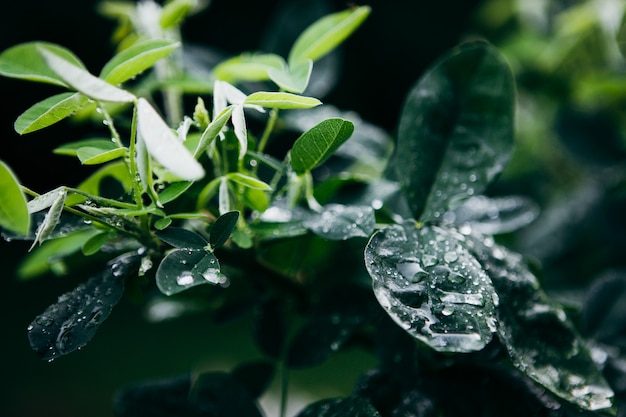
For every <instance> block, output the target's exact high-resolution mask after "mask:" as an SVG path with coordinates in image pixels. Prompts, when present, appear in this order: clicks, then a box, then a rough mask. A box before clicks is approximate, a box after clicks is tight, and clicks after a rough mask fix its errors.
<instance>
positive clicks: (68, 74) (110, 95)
mask: <svg viewBox="0 0 626 417" xmlns="http://www.w3.org/2000/svg"><path fill="white" fill-rule="evenodd" d="M39 52H40V53H41V55H42V56H43V57H44V60H45V61H46V63H47V64H48V66H49V67H50V68H51V69H52V71H54V72H55V73H56V74H57V75H58V76H59V77H60V78H61V79H62V80H63V81H65V83H67V85H69V86H70V87H72V88H74V89H76V90H77V91H79V92H81V93H83V94H84V95H86V96H88V97H91V98H93V99H95V100H101V101H110V102H116V103H130V102H133V101H135V100H136V97H135V96H134V95H133V94H131V93H129V92H128V91H126V90H122V89H121V88H117V87H115V86H113V85H111V84H109V83H107V82H106V81H104V80H102V79H100V78H98V77H95V76H93V75H91V74H90V73H89V72H88V71H87V70H86V69H84V68H81V67H79V66H77V65H76V64H74V63H72V62H70V61H68V60H67V59H65V58H64V57H62V56H60V55H57V54H56V53H54V52H50V51H49V50H48V49H46V48H40V49H39Z"/></svg>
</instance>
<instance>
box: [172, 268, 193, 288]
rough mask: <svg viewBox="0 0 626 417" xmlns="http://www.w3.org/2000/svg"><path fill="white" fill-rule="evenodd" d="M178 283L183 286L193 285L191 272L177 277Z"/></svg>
mask: <svg viewBox="0 0 626 417" xmlns="http://www.w3.org/2000/svg"><path fill="white" fill-rule="evenodd" d="M176 283H177V284H178V285H182V286H187V285H191V284H193V274H192V273H191V272H190V271H185V272H183V273H182V274H180V275H179V276H177V277H176Z"/></svg>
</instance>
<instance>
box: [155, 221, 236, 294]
mask: <svg viewBox="0 0 626 417" xmlns="http://www.w3.org/2000/svg"><path fill="white" fill-rule="evenodd" d="M166 230H167V229H166ZM156 282H157V286H158V287H159V290H161V292H162V293H163V294H165V295H173V294H177V293H179V292H181V291H185V290H186V289H189V288H191V287H195V286H197V285H203V284H214V285H215V284H217V285H219V284H223V283H225V282H226V279H225V277H224V276H223V275H222V274H221V273H220V265H219V262H218V261H217V258H216V257H215V255H213V254H212V253H211V252H207V251H205V250H191V249H177V250H174V251H172V252H170V253H168V254H167V255H166V256H165V258H163V260H162V261H161V263H160V264H159V268H158V269H157V271H156Z"/></svg>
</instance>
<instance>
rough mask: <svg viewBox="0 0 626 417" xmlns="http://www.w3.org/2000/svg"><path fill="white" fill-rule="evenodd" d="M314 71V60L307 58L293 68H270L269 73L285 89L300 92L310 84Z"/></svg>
mask: <svg viewBox="0 0 626 417" xmlns="http://www.w3.org/2000/svg"><path fill="white" fill-rule="evenodd" d="M312 72H313V61H312V60H310V59H307V60H306V61H304V62H302V63H301V64H299V65H298V66H296V67H293V68H291V67H287V66H285V67H284V68H269V69H268V70H267V75H268V76H269V77H270V79H271V80H272V81H274V83H275V84H276V85H277V86H279V87H280V88H282V89H283V90H285V91H289V92H291V93H298V94H300V93H302V92H304V90H306V88H307V87H308V86H309V81H310V79H311V73H312Z"/></svg>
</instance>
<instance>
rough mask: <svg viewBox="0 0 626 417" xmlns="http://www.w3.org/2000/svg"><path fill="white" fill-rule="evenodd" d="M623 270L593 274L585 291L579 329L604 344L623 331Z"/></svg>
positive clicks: (625, 300)
mask: <svg viewBox="0 0 626 417" xmlns="http://www.w3.org/2000/svg"><path fill="white" fill-rule="evenodd" d="M623 306H626V271H624V270H611V271H607V272H605V273H603V274H602V275H600V276H598V277H596V278H595V279H594V280H593V283H592V284H591V286H590V287H589V289H588V290H587V292H586V294H585V299H584V303H583V311H582V331H583V332H584V334H585V335H587V336H589V337H593V339H594V340H596V341H599V342H601V343H605V344H607V345H617V344H618V343H619V340H621V338H622V337H623V335H624V334H626V311H625V310H624V308H623Z"/></svg>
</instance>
